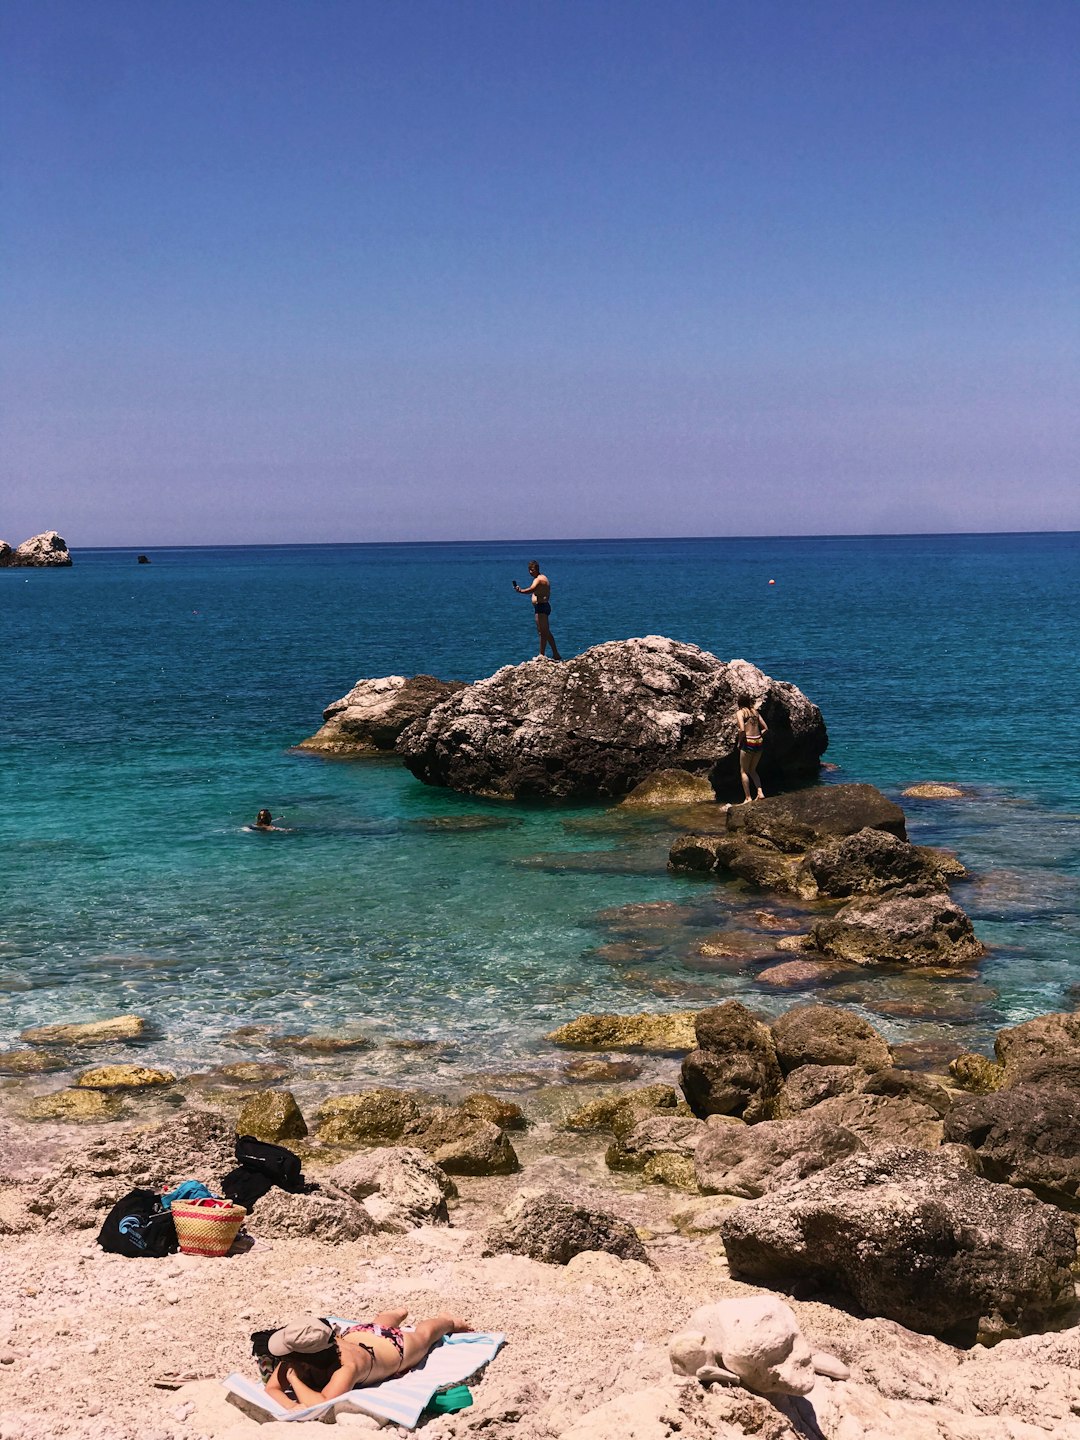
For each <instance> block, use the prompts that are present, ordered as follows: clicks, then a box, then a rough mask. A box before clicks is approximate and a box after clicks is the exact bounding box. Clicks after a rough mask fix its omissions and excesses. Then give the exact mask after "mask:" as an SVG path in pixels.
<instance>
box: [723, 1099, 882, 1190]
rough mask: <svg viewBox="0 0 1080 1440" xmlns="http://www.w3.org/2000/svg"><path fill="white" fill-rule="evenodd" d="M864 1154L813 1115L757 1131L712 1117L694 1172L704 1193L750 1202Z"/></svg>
mask: <svg viewBox="0 0 1080 1440" xmlns="http://www.w3.org/2000/svg"><path fill="white" fill-rule="evenodd" d="M864 1149H865V1146H864V1145H863V1142H862V1141H861V1140H860V1139H859V1137H858V1136H857V1135H855V1134H854V1132H853V1131H851V1130H848V1129H846V1128H845V1127H844V1126H843V1125H839V1124H837V1123H836V1122H835V1121H833V1120H831V1119H829V1118H827V1117H822V1116H821V1115H820V1114H819V1113H818V1111H817V1110H811V1111H808V1112H807V1113H806V1114H803V1115H794V1116H792V1117H791V1118H790V1119H787V1120H763V1121H762V1122H761V1123H760V1124H758V1125H738V1124H736V1125H733V1124H731V1122H730V1121H728V1120H725V1119H723V1118H721V1117H718V1116H714V1117H713V1118H712V1119H711V1120H710V1121H709V1122H708V1125H707V1127H706V1129H705V1133H704V1135H703V1136H702V1137H701V1138H700V1140H699V1142H698V1144H697V1146H696V1148H695V1155H694V1166H695V1171H696V1174H697V1181H698V1184H699V1186H700V1187H701V1189H702V1190H704V1191H706V1192H707V1193H711V1194H724V1195H738V1196H742V1197H743V1198H747V1199H754V1198H756V1197H757V1196H759V1195H764V1194H765V1193H766V1191H769V1190H774V1189H776V1188H777V1187H778V1186H781V1185H786V1184H788V1183H790V1182H791V1181H794V1180H802V1179H803V1178H805V1176H807V1175H813V1174H816V1173H817V1171H819V1170H824V1169H825V1167H826V1166H828V1165H832V1164H833V1163H834V1162H835V1161H837V1160H842V1159H845V1158H846V1157H847V1156H848V1155H854V1154H856V1153H858V1152H859V1151H862V1150H864Z"/></svg>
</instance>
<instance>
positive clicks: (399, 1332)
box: [252, 1310, 472, 1410]
mask: <svg viewBox="0 0 1080 1440" xmlns="http://www.w3.org/2000/svg"><path fill="white" fill-rule="evenodd" d="M408 1313H409V1312H408V1311H407V1310H382V1311H380V1313H379V1314H378V1315H376V1316H375V1318H374V1320H372V1321H371V1323H370V1324H367V1325H350V1326H348V1328H347V1329H344V1330H339V1329H337V1328H336V1326H334V1325H331V1323H330V1321H329V1320H323V1319H320V1318H319V1317H318V1316H316V1315H295V1316H294V1317H293V1318H292V1320H290V1321H289V1323H288V1324H287V1325H283V1326H282V1327H281V1329H280V1330H274V1331H271V1332H266V1331H261V1332H260V1333H259V1334H258V1335H255V1336H253V1337H252V1340H253V1348H254V1350H255V1354H256V1358H257V1359H258V1360H259V1362H260V1366H261V1367H269V1366H270V1365H272V1366H273V1368H272V1370H271V1371H270V1374H269V1377H268V1379H267V1381H266V1393H267V1394H268V1395H269V1396H271V1398H272V1399H274V1400H276V1401H277V1402H278V1404H279V1405H281V1406H283V1407H284V1408H285V1409H286V1410H302V1409H304V1408H305V1407H306V1406H308V1405H318V1404H319V1403H320V1402H321V1401H323V1400H336V1399H337V1398H338V1396H339V1395H345V1394H346V1393H347V1392H348V1391H350V1390H357V1389H360V1388H361V1387H363V1386H365V1385H378V1384H379V1382H380V1381H381V1380H390V1379H392V1378H393V1377H394V1376H396V1375H403V1374H404V1373H405V1372H406V1370H413V1369H415V1368H416V1366H417V1365H420V1364H422V1363H423V1361H424V1360H426V1359H427V1357H428V1355H429V1354H430V1353H431V1351H432V1350H433V1349H434V1348H435V1346H436V1345H438V1343H439V1341H440V1340H443V1339H444V1338H445V1337H446V1336H447V1335H456V1334H459V1333H462V1332H464V1331H467V1330H471V1329H472V1326H471V1325H469V1324H468V1323H467V1322H466V1321H464V1320H459V1319H458V1318H457V1317H456V1316H454V1315H449V1314H445V1313H444V1314H442V1315H436V1316H434V1317H433V1318H432V1319H430V1320H418V1321H417V1322H416V1324H415V1325H414V1326H413V1327H412V1328H411V1329H409V1330H404V1329H402V1325H403V1323H404V1321H405V1318H406V1316H407V1315H408Z"/></svg>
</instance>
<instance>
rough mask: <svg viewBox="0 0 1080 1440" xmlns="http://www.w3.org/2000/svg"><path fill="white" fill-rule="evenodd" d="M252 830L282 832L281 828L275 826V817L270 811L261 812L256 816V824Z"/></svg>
mask: <svg viewBox="0 0 1080 1440" xmlns="http://www.w3.org/2000/svg"><path fill="white" fill-rule="evenodd" d="M251 828H252V830H280V829H281V826H280V825H275V824H274V817H273V816H272V815H271V814H270V811H269V810H260V811H259V813H258V815H256V816H255V824H254V825H252V827H251Z"/></svg>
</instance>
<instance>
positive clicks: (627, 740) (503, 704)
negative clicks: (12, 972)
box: [397, 635, 828, 799]
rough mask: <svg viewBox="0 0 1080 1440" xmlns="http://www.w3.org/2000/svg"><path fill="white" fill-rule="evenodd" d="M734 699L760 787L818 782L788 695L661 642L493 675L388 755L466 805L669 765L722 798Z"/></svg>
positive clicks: (748, 672) (733, 756)
mask: <svg viewBox="0 0 1080 1440" xmlns="http://www.w3.org/2000/svg"><path fill="white" fill-rule="evenodd" d="M743 690H745V691H747V692H749V693H750V694H752V695H753V696H754V697H755V699H760V700H761V702H762V714H763V715H764V717H765V721H766V723H767V724H768V726H769V738H768V740H767V742H766V746H765V750H764V752H763V756H762V761H761V775H762V779H763V781H764V783H765V786H766V788H774V789H775V788H782V787H788V786H793V785H799V784H805V783H806V782H807V781H809V780H813V779H816V777H817V774H818V769H819V761H820V758H821V755H822V753H823V752H824V750H825V748H826V746H827V744H828V736H827V734H826V731H825V723H824V721H823V720H822V718H821V711H820V710H819V709H818V708H817V706H816V705H814V704H812V703H811V702H810V701H809V700H808V699H807V698H806V696H805V695H803V694H802V692H801V691H800V690H797V689H796V688H795V686H794V685H789V684H787V683H785V682H783V681H779V680H773V679H770V677H769V676H768V675H765V674H763V673H762V671H760V670H758V669H757V668H756V667H755V666H753V665H751V664H749V663H748V662H747V661H745V660H732V661H730V662H727V663H725V662H724V661H722V660H719V659H717V657H716V656H715V655H710V654H709V653H708V651H706V650H700V649H699V648H698V647H697V646H696V645H684V644H680V643H679V642H678V641H675V640H667V639H665V638H664V637H663V636H660V635H649V636H646V637H645V638H644V639H639V640H612V641H609V642H608V643H607V644H605V645H594V646H593V647H592V649H590V650H586V651H585V652H584V653H583V654H582V655H578V656H576V657H575V658H574V659H572V660H565V661H563V662H561V663H558V664H556V663H554V662H552V661H549V660H543V659H535V660H529V661H526V662H525V663H524V664H522V665H508V666H505V667H504V668H503V669H502V670H498V671H496V672H495V674H494V675H492V676H491V677H490V678H489V679H487V680H480V681H478V682H477V683H476V684H475V685H469V686H467V687H466V688H465V689H464V690H462V691H460V692H459V693H458V694H456V695H454V696H452V697H451V698H450V699H449V700H444V701H443V702H442V704H439V705H436V706H435V708H434V709H433V710H432V711H431V713H430V714H429V715H428V716H427V717H426V719H421V720H417V721H416V722H415V723H414V724H412V725H410V726H409V728H408V729H407V730H406V731H405V732H404V733H403V735H402V736H401V738H400V740H399V741H398V747H397V748H398V750H399V752H400V753H401V755H402V757H403V758H404V760H405V764H406V765H407V766H408V767H409V769H410V770H411V771H412V773H413V774H414V775H416V776H417V777H418V778H419V779H421V780H424V781H426V782H427V783H428V784H430V785H448V786H449V787H450V788H451V789H453V790H460V791H462V792H463V793H465V794H472V795H489V796H495V797H500V798H511V797H554V798H559V799H586V798H592V797H596V796H622V795H625V794H626V793H627V792H628V791H630V790H631V789H633V787H634V786H635V785H637V784H638V783H639V782H640V781H642V780H644V779H645V778H646V777H647V776H649V775H652V774H654V773H655V772H657V771H659V770H665V769H671V768H673V767H676V768H678V769H681V770H686V771H689V772H690V773H691V774H695V775H707V776H708V777H709V778H710V780H711V781H712V784H713V788H714V790H715V791H716V792H717V793H718V794H720V795H722V796H728V795H734V794H735V793H736V792H738V793H741V791H740V788H739V779H738V755H737V746H736V741H737V732H736V722H735V697H736V695H737V694H738V693H739V692H740V691H743Z"/></svg>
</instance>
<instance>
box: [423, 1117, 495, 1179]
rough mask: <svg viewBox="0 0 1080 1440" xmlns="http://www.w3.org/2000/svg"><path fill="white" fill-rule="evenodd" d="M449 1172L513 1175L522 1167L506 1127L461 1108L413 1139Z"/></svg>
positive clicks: (435, 1119)
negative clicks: (467, 1112)
mask: <svg viewBox="0 0 1080 1440" xmlns="http://www.w3.org/2000/svg"><path fill="white" fill-rule="evenodd" d="M411 1143H412V1144H414V1145H416V1146H417V1148H418V1149H420V1150H423V1151H425V1152H426V1153H427V1154H428V1155H430V1156H431V1158H432V1160H434V1162H435V1164H436V1165H438V1166H439V1167H440V1168H441V1169H443V1170H445V1171H446V1173H447V1174H448V1175H513V1174H515V1173H516V1172H517V1171H518V1170H520V1169H521V1165H520V1163H519V1161H518V1157H517V1152H516V1151H515V1150H514V1147H513V1145H511V1143H510V1140H509V1137H508V1136H507V1134H506V1132H505V1131H504V1130H500V1128H499V1126H498V1125H496V1124H494V1123H493V1122H492V1121H491V1120H482V1119H479V1118H477V1117H476V1116H474V1115H467V1114H464V1113H462V1111H460V1110H445V1111H443V1112H442V1113H440V1114H438V1115H435V1116H433V1117H432V1120H431V1123H430V1124H429V1125H428V1126H427V1127H426V1128H425V1129H424V1130H423V1131H422V1132H421V1133H420V1134H419V1135H417V1136H416V1137H415V1139H412V1142H411Z"/></svg>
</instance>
